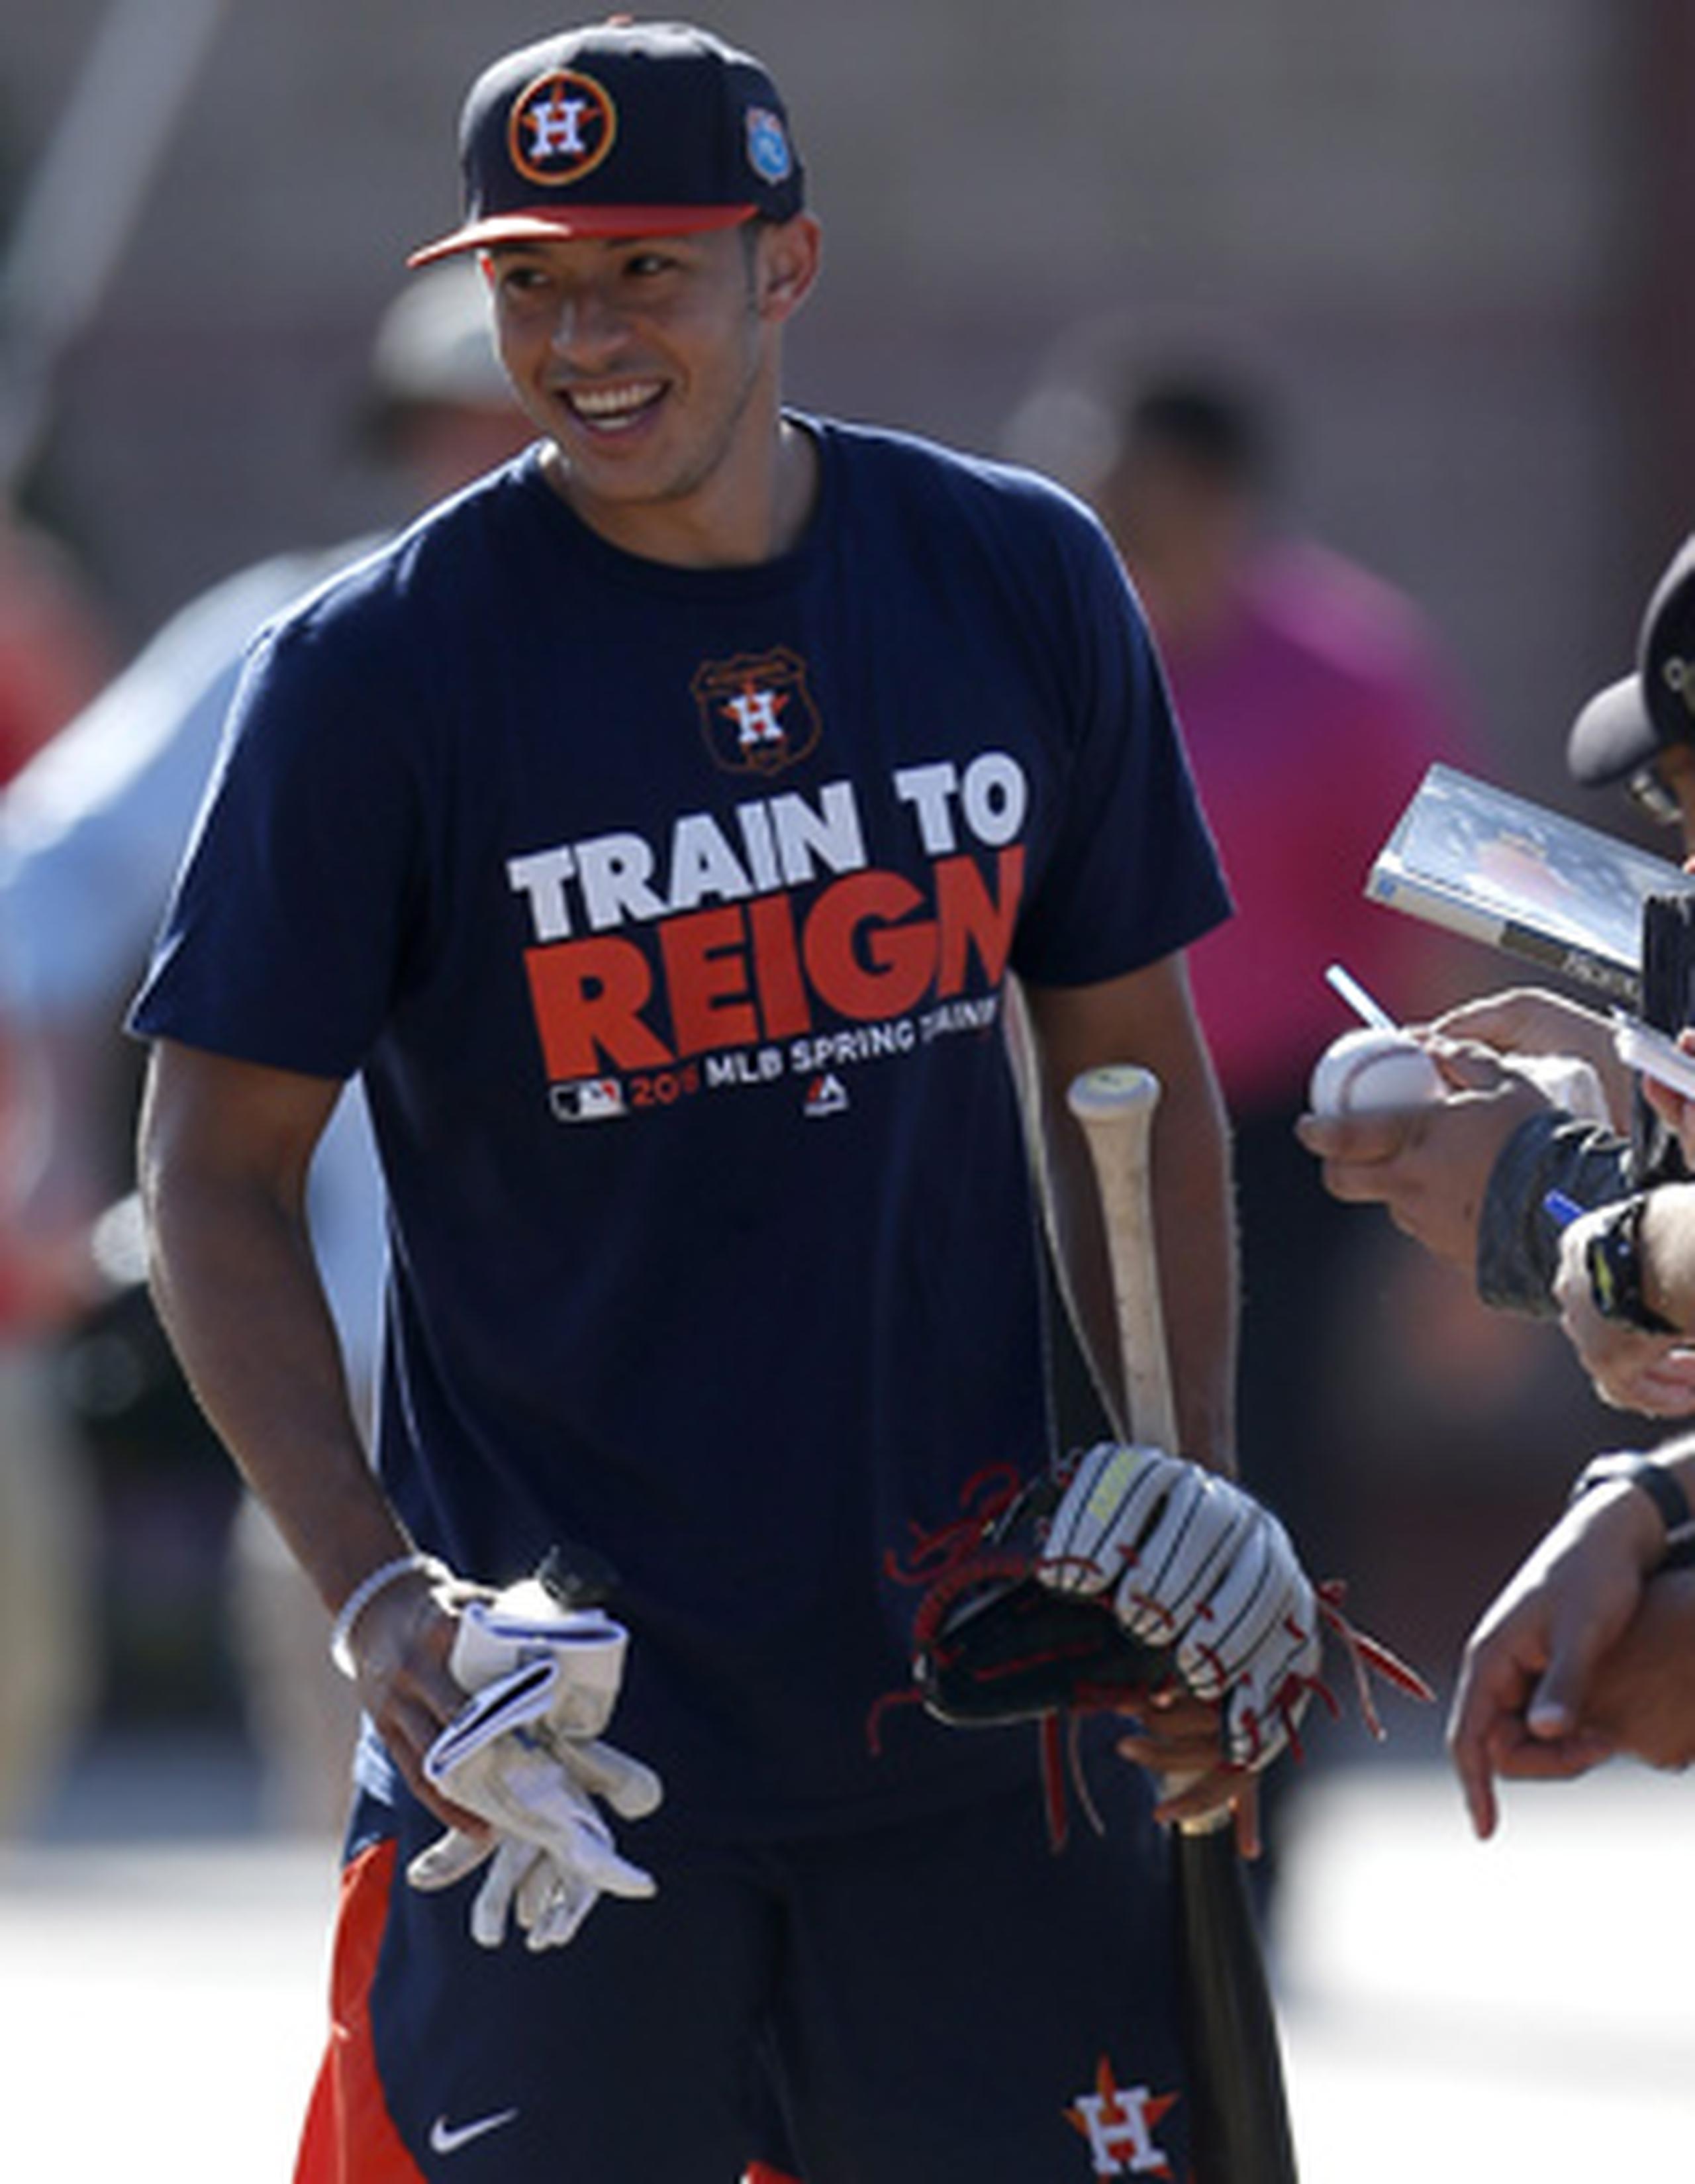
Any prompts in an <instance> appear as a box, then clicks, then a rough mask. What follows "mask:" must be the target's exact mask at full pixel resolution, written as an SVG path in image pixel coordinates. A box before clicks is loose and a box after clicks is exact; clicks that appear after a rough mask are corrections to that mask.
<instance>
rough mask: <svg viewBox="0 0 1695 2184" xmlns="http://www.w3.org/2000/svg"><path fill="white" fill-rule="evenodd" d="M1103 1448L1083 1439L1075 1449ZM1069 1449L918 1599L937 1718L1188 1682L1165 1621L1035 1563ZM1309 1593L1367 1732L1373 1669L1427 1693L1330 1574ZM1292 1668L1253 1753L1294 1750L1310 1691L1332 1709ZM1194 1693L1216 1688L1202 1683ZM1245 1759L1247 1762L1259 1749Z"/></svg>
mask: <svg viewBox="0 0 1695 2184" xmlns="http://www.w3.org/2000/svg"><path fill="white" fill-rule="evenodd" d="M1103 1453H1106V1451H1092V1452H1091V1456H1090V1457H1085V1458H1083V1459H1081V1461H1082V1462H1084V1463H1087V1462H1089V1461H1091V1460H1092V1458H1093V1457H1094V1456H1095V1455H1097V1454H1103ZM1079 1461H1080V1460H1079V1459H1077V1458H1071V1459H1068V1460H1067V1462H1066V1463H1063V1464H1061V1465H1060V1466H1059V1468H1057V1469H1055V1470H1053V1471H1051V1472H1049V1473H1048V1474H1044V1475H1042V1477H1039V1478H1038V1479H1035V1480H1033V1481H1031V1483H1030V1484H1029V1485H1026V1486H1025V1487H1024V1488H1023V1490H1021V1491H1020V1492H1019V1493H1018V1494H1017V1495H1016V1496H1014V1497H1013V1498H1012V1499H1011V1500H1010V1501H1009V1502H1007V1503H1006V1505H1005V1507H1003V1509H1002V1510H1001V1511H1000V1513H998V1514H996V1515H993V1516H992V1517H991V1518H989V1519H988V1520H987V1521H986V1523H985V1524H984V1525H983V1526H982V1528H981V1531H980V1533H979V1534H978V1535H977V1538H976V1540H975V1542H970V1543H968V1542H964V1541H962V1542H960V1543H959V1546H958V1548H957V1549H956V1551H955V1552H953V1553H951V1554H950V1555H949V1556H948V1558H947V1562H946V1564H945V1566H944V1567H943V1568H942V1569H941V1571H940V1572H939V1574H937V1575H936V1577H935V1579H934V1580H933V1582H932V1583H931V1585H930V1586H929V1589H928V1591H926V1592H925V1596H924V1597H923V1599H922V1601H921V1602H920V1606H919V1609H918V1613H917V1615H916V1618H915V1619H914V1680H915V1682H916V1685H917V1688H918V1691H919V1695H920V1697H921V1698H922V1700H923V1702H924V1704H925V1708H927V1710H928V1711H929V1712H930V1713H933V1714H934V1715H936V1717H937V1718H938V1719H941V1720H942V1721H945V1722H948V1723H951V1724H956V1725H959V1726H966V1727H970V1726H975V1725H986V1724H1001V1723H1007V1722H1018V1721H1049V1720H1052V1719H1054V1718H1063V1717H1064V1716H1067V1715H1077V1714H1081V1713H1099V1712H1103V1711H1112V1712H1125V1713H1133V1712H1134V1710H1135V1702H1136V1699H1137V1697H1140V1696H1142V1695H1145V1694H1146V1693H1148V1692H1149V1691H1155V1690H1158V1689H1159V1688H1160V1687H1161V1686H1162V1685H1170V1684H1172V1683H1175V1682H1183V1683H1185V1684H1186V1685H1188V1686H1189V1687H1190V1688H1197V1685H1196V1683H1195V1680H1194V1679H1193V1677H1192V1676H1185V1675H1184V1674H1182V1673H1181V1668H1180V1646H1179V1642H1178V1640H1179V1635H1180V1634H1178V1633H1176V1632H1174V1633H1173V1635H1172V1641H1171V1642H1170V1643H1169V1644H1164V1643H1159V1644H1156V1643H1154V1642H1152V1641H1150V1639H1149V1638H1148V1636H1146V1635H1137V1634H1136V1633H1135V1632H1133V1631H1132V1630H1130V1629H1128V1628H1126V1627H1125V1621H1124V1620H1123V1619H1122V1618H1121V1614H1120V1613H1119V1612H1115V1610H1114V1594H1113V1592H1112V1591H1110V1590H1103V1591H1091V1592H1079V1591H1064V1590H1059V1589H1057V1588H1056V1586H1055V1585H1054V1584H1053V1581H1052V1578H1051V1575H1050V1578H1049V1579H1048V1580H1044V1579H1043V1578H1042V1576H1041V1575H1039V1574H1038V1569H1039V1567H1040V1566H1041V1565H1042V1563H1043V1560H1044V1549H1045V1547H1046V1545H1047V1540H1048V1526H1049V1524H1050V1521H1051V1520H1052V1518H1053V1514H1054V1512H1055V1511H1056V1510H1057V1509H1058V1508H1059V1504H1060V1503H1061V1502H1062V1501H1063V1500H1064V1497H1065V1495H1066V1491H1067V1489H1068V1487H1069V1486H1070V1483H1071V1480H1072V1478H1073V1476H1074V1475H1075V1471H1076V1468H1077V1464H1078V1462H1079ZM1159 1461H1160V1462H1164V1463H1169V1462H1170V1459H1168V1458H1160V1459H1159ZM1050 1569H1051V1565H1050ZM1312 1598H1313V1603H1314V1608H1315V1611H1316V1614H1317V1618H1318V1620H1319V1622H1320V1625H1321V1626H1322V1630H1323V1631H1324V1632H1325V1634H1327V1635H1330V1636H1331V1637H1332V1638H1334V1639H1335V1640H1337V1641H1338V1642H1340V1643H1341V1645H1342V1646H1343V1648H1344V1650H1345V1652H1346V1653H1347V1655H1348V1659H1349V1662H1350V1663H1351V1665H1352V1667H1353V1673H1354V1678H1355V1684H1356V1688H1357V1691H1358V1693H1359V1702H1360V1710H1361V1713H1362V1715H1363V1717H1364V1720H1365V1722H1366V1724H1367V1726H1368V1727H1369V1729H1370V1731H1371V1733H1372V1735H1373V1736H1377V1737H1381V1736H1383V1734H1384V1730H1383V1727H1382V1724H1381V1720H1380V1719H1379V1717H1378V1714H1377V1712H1376V1709H1375V1705H1374V1703H1373V1698H1372V1693H1371V1689H1370V1674H1372V1673H1375V1674H1380V1675H1381V1676H1383V1677H1384V1678H1385V1680H1387V1681H1388V1682H1389V1683H1391V1684H1392V1685H1394V1686H1395V1687H1396V1688H1397V1689H1398V1690H1399V1691H1403V1692H1405V1693H1406V1694H1408V1695H1409V1697H1416V1698H1420V1699H1423V1700H1429V1699H1431V1698H1432V1697H1434V1694H1433V1693H1432V1691H1431V1689H1430V1687H1429V1685H1427V1684H1425V1681H1424V1680H1423V1678H1422V1677H1420V1675H1419V1674H1417V1673H1416V1671H1415V1670H1414V1669H1411V1668H1409V1667H1408V1665H1407V1664H1406V1663H1404V1662H1403V1661H1401V1660H1399V1659H1398V1658H1397V1657H1396V1656H1395V1655H1394V1654H1393V1653H1392V1652H1390V1651H1389V1650H1388V1648H1387V1647H1386V1646H1382V1645H1381V1644H1379V1642H1378V1641H1376V1640H1375V1639H1372V1638H1370V1637H1367V1636H1366V1635H1364V1633H1363V1632H1361V1631H1359V1630H1356V1629H1355V1628H1354V1627H1353V1624H1351V1623H1350V1622H1349V1620H1348V1618H1347V1616H1346V1615H1345V1614H1344V1613H1342V1586H1341V1585H1339V1584H1337V1583H1334V1582H1332V1583H1329V1584H1325V1585H1316V1586H1314V1588H1313V1591H1312ZM1296 1681H1297V1682H1298V1685H1299V1686H1300V1688H1299V1689H1298V1690H1292V1691H1287V1692H1286V1693H1280V1694H1279V1695H1277V1697H1276V1698H1275V1706H1276V1708H1277V1710H1278V1713H1279V1716H1280V1723H1279V1731H1280V1733H1277V1734H1274V1735H1267V1736H1264V1737H1262V1738H1261V1739H1259V1740H1255V1743H1256V1744H1257V1745H1258V1746H1259V1747H1263V1752H1264V1757H1266V1758H1269V1757H1270V1756H1273V1754H1274V1753H1275V1751H1276V1750H1281V1748H1282V1746H1283V1745H1284V1744H1285V1743H1287V1744H1288V1745H1289V1746H1290V1747H1291V1748H1292V1750H1293V1751H1294V1752H1295V1755H1296V1757H1297V1758H1299V1757H1300V1756H1301V1748H1300V1744H1299V1741H1298V1734H1297V1730H1296V1724H1297V1723H1298V1718H1299V1712H1300V1709H1301V1708H1302V1706H1303V1705H1304V1703H1305V1701H1306V1699H1307V1697H1309V1695H1314V1694H1315V1695H1316V1696H1318V1697H1319V1698H1320V1700H1321V1702H1323V1703H1324V1704H1325V1706H1326V1708H1328V1709H1329V1711H1330V1712H1331V1713H1332V1714H1335V1713H1338V1712H1339V1711H1340V1709H1339V1708H1338V1707H1337V1702H1336V1700H1335V1697H1334V1696H1333V1694H1332V1693H1331V1691H1330V1690H1329V1689H1328V1687H1327V1686H1326V1685H1325V1684H1324V1683H1323V1682H1322V1681H1321V1680H1320V1679H1319V1678H1318V1677H1317V1676H1316V1675H1309V1674H1302V1675H1300V1676H1299V1677H1298V1678H1297V1679H1296ZM1200 1695H1201V1696H1203V1697H1218V1696H1220V1694H1219V1693H1217V1692H1214V1691H1210V1690H1208V1691H1202V1692H1201V1693H1200ZM1247 1763H1248V1765H1250V1766H1257V1765H1259V1764H1261V1763H1263V1758H1260V1757H1259V1756H1255V1757H1253V1758H1249V1759H1248V1761H1247Z"/></svg>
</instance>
